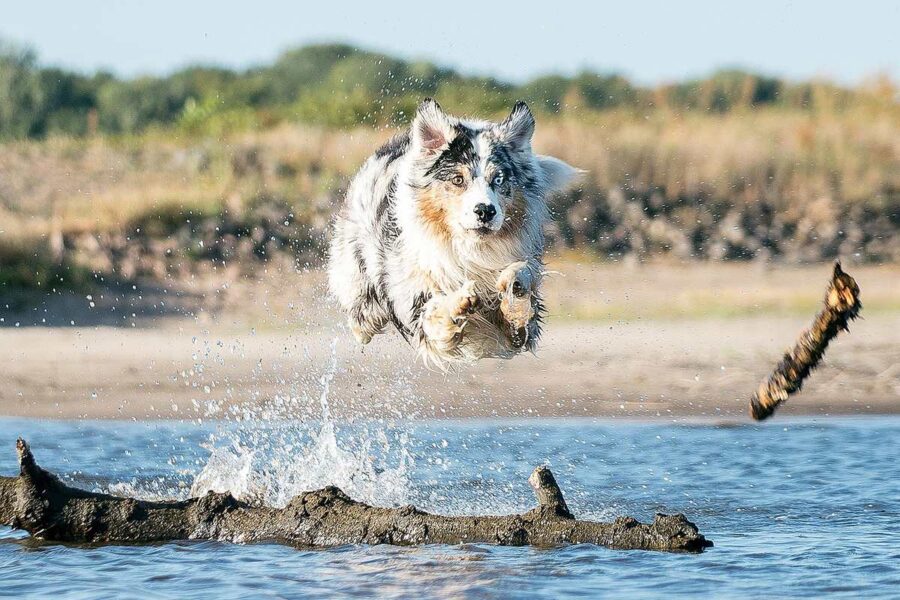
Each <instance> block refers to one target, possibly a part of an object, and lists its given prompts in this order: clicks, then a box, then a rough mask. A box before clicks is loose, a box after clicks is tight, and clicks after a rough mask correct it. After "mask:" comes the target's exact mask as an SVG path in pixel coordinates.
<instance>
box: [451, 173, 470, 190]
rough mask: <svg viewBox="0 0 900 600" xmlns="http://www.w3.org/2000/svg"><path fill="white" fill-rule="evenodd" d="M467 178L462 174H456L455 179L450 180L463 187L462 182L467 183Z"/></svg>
mask: <svg viewBox="0 0 900 600" xmlns="http://www.w3.org/2000/svg"><path fill="white" fill-rule="evenodd" d="M465 181H466V180H465V179H463V176H462V175H454V176H453V179H451V180H450V183H452V184H453V185H455V186H457V187H462V184H463V183H465Z"/></svg>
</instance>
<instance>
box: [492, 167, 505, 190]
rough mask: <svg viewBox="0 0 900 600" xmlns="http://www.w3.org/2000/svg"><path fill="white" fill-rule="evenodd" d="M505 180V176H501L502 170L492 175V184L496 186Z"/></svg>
mask: <svg viewBox="0 0 900 600" xmlns="http://www.w3.org/2000/svg"><path fill="white" fill-rule="evenodd" d="M504 181H506V177H504V176H503V171H500V172H499V173H497V174H496V175H494V181H493V184H494V185H495V186H497V187H499V186H501V185H503V182H504Z"/></svg>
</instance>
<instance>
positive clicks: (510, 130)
mask: <svg viewBox="0 0 900 600" xmlns="http://www.w3.org/2000/svg"><path fill="white" fill-rule="evenodd" d="M533 135H534V115H532V114H531V109H530V108H528V105H527V104H525V103H524V102H522V101H521V100H519V101H518V102H516V105H515V106H513V109H512V112H511V113H509V116H508V117H506V119H505V120H504V121H503V122H502V123H500V136H501V138H502V139H503V140H504V141H505V142H506V143H508V144H509V145H510V146H512V147H513V148H514V149H516V150H520V151H526V152H527V151H528V150H531V136H533Z"/></svg>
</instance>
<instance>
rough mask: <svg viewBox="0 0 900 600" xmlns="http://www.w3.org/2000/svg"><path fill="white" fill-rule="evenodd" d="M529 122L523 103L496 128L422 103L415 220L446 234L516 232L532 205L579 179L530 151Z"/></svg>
mask: <svg viewBox="0 0 900 600" xmlns="http://www.w3.org/2000/svg"><path fill="white" fill-rule="evenodd" d="M534 125H535V123H534V116H533V115H532V114H531V111H530V110H529V109H528V106H527V105H526V104H525V103H524V102H517V103H516V105H515V106H514V107H513V109H512V112H511V113H510V114H509V116H508V117H506V119H504V120H503V121H502V122H500V123H492V122H486V121H468V120H462V119H458V118H456V117H452V116H450V115H448V114H446V113H445V112H444V111H443V110H442V109H441V107H440V105H438V103H437V102H435V101H434V100H432V99H430V98H429V99H426V100H425V101H424V102H422V103H421V104H420V105H419V108H418V111H417V112H416V116H415V118H414V119H413V123H412V127H411V130H410V151H411V153H412V160H413V164H414V166H415V168H414V169H413V173H412V180H411V184H412V185H413V187H414V188H415V190H416V202H417V204H418V213H419V215H420V218H421V219H422V220H423V221H424V222H425V223H426V224H427V225H428V226H430V227H431V228H432V229H433V230H434V231H436V232H439V233H440V234H442V235H445V236H447V237H456V236H466V237H469V238H484V239H487V238H490V236H497V235H504V234H509V233H514V232H515V231H516V230H517V229H518V228H520V227H521V226H522V223H523V222H524V220H525V219H526V218H527V215H528V213H529V211H534V210H535V207H534V203H535V202H540V203H543V201H544V197H545V196H546V195H547V194H549V193H552V192H555V191H561V190H563V189H564V188H566V187H567V186H568V185H569V184H570V183H571V182H572V181H573V180H574V178H575V177H576V176H577V174H578V170H577V169H575V168H573V167H571V166H569V165H567V164H566V163H564V162H563V161H561V160H559V159H556V158H552V157H549V156H539V155H535V154H534V153H532V151H531V137H532V135H533V134H534Z"/></svg>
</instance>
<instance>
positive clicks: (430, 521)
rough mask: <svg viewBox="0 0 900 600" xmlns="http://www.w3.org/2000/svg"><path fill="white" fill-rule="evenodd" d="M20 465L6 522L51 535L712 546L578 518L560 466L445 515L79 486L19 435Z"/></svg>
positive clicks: (651, 528) (312, 497) (686, 531)
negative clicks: (504, 496)
mask: <svg viewBox="0 0 900 600" xmlns="http://www.w3.org/2000/svg"><path fill="white" fill-rule="evenodd" d="M16 448H17V451H18V457H19V468H20V472H19V475H18V476H17V477H0V523H3V524H6V525H10V526H12V527H16V528H19V529H23V530H25V531H28V532H29V533H31V535H33V536H35V537H37V538H42V539H45V540H50V541H63V542H79V543H127V544H141V543H152V542H161V541H169V540H186V539H193V540H225V541H234V542H257V541H273V542H279V543H284V544H293V545H300V546H305V547H329V546H339V545H344V544H394V545H413V544H463V543H479V544H496V545H509V546H524V545H533V546H556V545H561V544H585V543H588V544H599V545H602V546H607V547H610V548H620V549H641V550H665V551H680V552H701V551H702V550H703V549H704V548H707V547H709V546H712V542H710V541H709V540H707V539H706V538H705V537H704V536H703V535H702V534H701V533H700V532H699V531H698V530H697V527H696V526H695V525H694V524H693V523H691V522H690V521H688V520H687V519H686V518H685V517H684V515H680V514H678V515H662V514H657V515H656V517H655V518H654V520H653V522H652V523H650V524H645V523H640V522H638V521H636V520H635V519H632V518H630V517H619V518H617V519H616V520H615V521H613V522H611V523H598V522H593V521H581V520H578V519H575V518H574V517H573V516H572V515H571V513H570V512H569V509H568V508H567V507H566V503H565V500H564V499H563V495H562V492H561V491H560V489H559V486H558V485H557V483H556V480H555V478H554V477H553V474H552V473H551V472H550V470H549V469H547V468H546V467H539V468H537V469H535V471H534V473H533V474H532V476H531V477H530V478H529V482H530V483H531V485H532V487H533V488H534V490H535V493H536V495H537V497H538V503H539V504H538V506H537V507H536V508H534V509H532V510H530V511H528V512H526V513H522V514H517V515H506V516H474V517H473V516H457V517H449V516H441V515H435V514H431V513H426V512H423V511H421V510H418V509H416V508H415V507H413V506H405V507H401V508H379V507H375V506H370V505H368V504H364V503H361V502H356V501H354V500H352V499H351V498H349V497H348V496H347V495H346V494H344V493H343V492H342V491H341V490H340V489H338V488H337V487H333V486H329V487H326V488H323V489H321V490H316V491H312V492H306V493H303V494H299V495H297V496H295V497H294V498H293V499H292V500H291V501H290V502H289V503H288V504H287V506H285V507H284V508H280V509H279V508H272V507H265V506H252V505H249V504H247V503H245V502H241V501H239V500H236V499H235V498H234V497H233V496H231V494H228V493H224V494H218V493H214V492H209V493H208V494H206V495H205V496H202V497H199V498H191V499H188V500H181V501H172V502H150V501H145V500H138V499H135V498H123V497H117V496H111V495H108V494H98V493H93V492H87V491H84V490H79V489H76V488H72V487H69V486H67V485H66V484H64V483H63V482H62V481H60V480H59V479H58V478H57V477H56V476H55V475H53V474H52V473H49V472H47V471H45V470H44V469H42V468H41V467H40V466H39V465H38V464H37V462H36V461H35V459H34V456H33V455H32V453H31V450H30V449H29V448H28V444H26V443H25V441H24V440H21V439H20V440H18V442H17V444H16Z"/></svg>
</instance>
